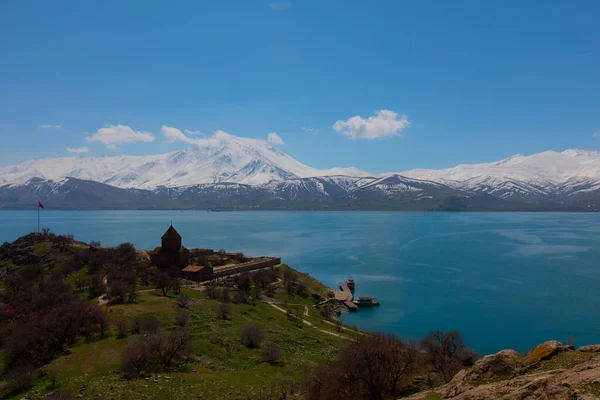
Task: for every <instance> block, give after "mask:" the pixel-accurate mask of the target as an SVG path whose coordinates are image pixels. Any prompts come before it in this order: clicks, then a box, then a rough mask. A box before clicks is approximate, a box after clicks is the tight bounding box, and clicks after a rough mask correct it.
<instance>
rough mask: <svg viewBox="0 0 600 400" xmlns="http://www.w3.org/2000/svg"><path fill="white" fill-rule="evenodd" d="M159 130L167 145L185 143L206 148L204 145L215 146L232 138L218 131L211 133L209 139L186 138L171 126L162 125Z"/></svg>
mask: <svg viewBox="0 0 600 400" xmlns="http://www.w3.org/2000/svg"><path fill="white" fill-rule="evenodd" d="M160 130H161V132H162V133H163V135H165V137H166V138H167V141H168V142H169V143H173V142H185V143H190V144H194V145H196V146H206V145H210V144H215V143H217V142H222V141H225V140H227V139H229V138H231V137H232V136H233V135H230V134H229V133H227V132H223V131H219V130H218V131H215V132H214V133H213V135H212V136H211V137H209V138H191V137H189V136H186V135H185V134H184V133H183V132H181V131H180V130H179V129H177V128H173V127H171V126H166V125H163V126H162V128H160ZM186 133H188V131H186Z"/></svg>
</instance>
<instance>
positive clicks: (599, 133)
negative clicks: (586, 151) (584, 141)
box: [594, 129, 600, 137]
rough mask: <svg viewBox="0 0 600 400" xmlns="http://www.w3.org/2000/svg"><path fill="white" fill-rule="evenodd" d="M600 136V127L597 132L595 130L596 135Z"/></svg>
mask: <svg viewBox="0 0 600 400" xmlns="http://www.w3.org/2000/svg"><path fill="white" fill-rule="evenodd" d="M598 136H600V129H598V130H597V131H596V132H594V137H598Z"/></svg>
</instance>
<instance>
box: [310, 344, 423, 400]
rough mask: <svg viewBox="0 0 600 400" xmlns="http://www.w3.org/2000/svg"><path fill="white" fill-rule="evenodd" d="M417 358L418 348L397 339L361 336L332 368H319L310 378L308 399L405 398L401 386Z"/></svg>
mask: <svg viewBox="0 0 600 400" xmlns="http://www.w3.org/2000/svg"><path fill="white" fill-rule="evenodd" d="M416 356H417V349H416V348H415V347H413V346H410V345H408V344H406V343H404V342H402V341H400V340H399V339H397V338H396V337H394V336H391V335H381V334H373V335H360V336H358V337H357V338H356V339H355V341H354V342H352V343H350V344H349V345H347V346H346V348H345V349H344V350H343V351H342V352H341V353H340V355H339V357H338V359H337V360H336V361H335V362H334V363H333V364H331V365H330V366H324V367H320V368H318V369H317V370H316V371H314V373H312V374H310V375H309V376H308V377H307V380H306V392H307V395H308V398H309V399H311V400H312V399H319V400H333V399H345V398H361V399H369V400H382V399H387V398H397V397H399V396H401V394H402V393H401V390H400V389H401V388H400V387H399V382H401V380H402V378H403V377H405V376H407V374H408V373H409V372H410V371H412V368H413V366H414V365H415V362H416Z"/></svg>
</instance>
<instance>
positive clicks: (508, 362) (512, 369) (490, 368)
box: [446, 350, 523, 397]
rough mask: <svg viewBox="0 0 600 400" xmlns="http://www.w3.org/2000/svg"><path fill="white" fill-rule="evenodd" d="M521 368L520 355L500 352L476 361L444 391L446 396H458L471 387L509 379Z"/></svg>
mask: <svg viewBox="0 0 600 400" xmlns="http://www.w3.org/2000/svg"><path fill="white" fill-rule="evenodd" d="M522 367H523V359H522V358H521V355H520V354H519V353H517V352H516V351H514V350H502V351H501V352H499V353H497V354H492V355H488V356H485V357H483V358H482V359H480V360H478V361H477V362H476V363H475V364H474V365H473V367H471V368H469V369H463V370H462V371H460V372H459V373H458V374H456V376H455V377H454V378H453V379H452V382H450V383H449V384H448V385H446V386H447V389H446V396H450V397H452V396H458V395H459V394H461V393H462V392H464V391H465V390H468V389H469V388H471V387H472V386H477V385H481V384H483V383H487V382H490V381H495V380H500V379H510V378H512V377H514V376H515V375H516V374H517V373H518V371H520V369H521V368H522Z"/></svg>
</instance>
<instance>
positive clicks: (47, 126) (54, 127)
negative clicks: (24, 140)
mask: <svg viewBox="0 0 600 400" xmlns="http://www.w3.org/2000/svg"><path fill="white" fill-rule="evenodd" d="M40 128H46V129H60V128H62V126H61V125H54V124H42V125H40Z"/></svg>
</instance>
